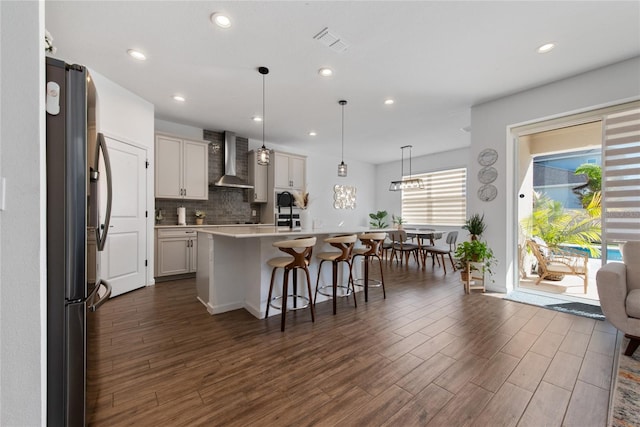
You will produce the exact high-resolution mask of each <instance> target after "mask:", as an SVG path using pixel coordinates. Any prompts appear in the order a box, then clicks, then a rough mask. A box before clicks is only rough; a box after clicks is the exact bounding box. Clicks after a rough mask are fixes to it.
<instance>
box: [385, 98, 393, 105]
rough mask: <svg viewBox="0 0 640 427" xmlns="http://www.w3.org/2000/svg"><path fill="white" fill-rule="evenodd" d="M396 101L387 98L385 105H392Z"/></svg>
mask: <svg viewBox="0 0 640 427" xmlns="http://www.w3.org/2000/svg"><path fill="white" fill-rule="evenodd" d="M394 102H396V101H394V100H393V99H385V100H384V105H392V104H393V103H394Z"/></svg>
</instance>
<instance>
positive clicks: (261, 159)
mask: <svg viewBox="0 0 640 427" xmlns="http://www.w3.org/2000/svg"><path fill="white" fill-rule="evenodd" d="M258 72H259V73H260V74H262V147H260V148H258V152H257V154H258V164H259V165H262V166H266V165H268V164H269V150H268V149H267V147H265V146H264V122H265V121H266V120H265V108H264V98H265V96H264V76H265V75H267V74H269V69H268V68H267V67H258Z"/></svg>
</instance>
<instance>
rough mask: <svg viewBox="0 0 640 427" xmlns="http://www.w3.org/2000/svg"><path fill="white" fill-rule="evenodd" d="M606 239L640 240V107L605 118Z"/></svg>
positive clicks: (604, 212) (604, 189)
mask: <svg viewBox="0 0 640 427" xmlns="http://www.w3.org/2000/svg"><path fill="white" fill-rule="evenodd" d="M603 128H604V144H603V147H602V150H603V153H602V159H603V170H602V217H603V241H604V242H607V243H615V242H625V241H628V240H640V190H638V188H640V108H636V109H632V110H627V111H623V112H620V113H615V114H610V115H607V116H606V117H605V120H604V127H603Z"/></svg>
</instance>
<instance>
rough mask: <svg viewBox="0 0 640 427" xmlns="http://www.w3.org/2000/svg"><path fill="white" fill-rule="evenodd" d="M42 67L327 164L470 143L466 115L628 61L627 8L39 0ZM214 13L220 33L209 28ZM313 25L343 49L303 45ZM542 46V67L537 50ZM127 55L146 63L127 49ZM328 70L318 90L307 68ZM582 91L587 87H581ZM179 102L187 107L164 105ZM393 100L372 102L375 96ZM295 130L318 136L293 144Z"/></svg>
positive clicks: (633, 11) (635, 50)
mask: <svg viewBox="0 0 640 427" xmlns="http://www.w3.org/2000/svg"><path fill="white" fill-rule="evenodd" d="M45 8H46V9H45V10H46V22H45V26H46V28H47V29H48V30H49V32H50V33H51V35H52V36H53V39H54V45H55V46H56V48H57V49H58V50H57V53H56V54H55V56H56V57H59V58H62V59H64V60H66V61H67V62H76V63H81V64H83V65H86V66H88V67H90V68H93V69H94V70H96V71H98V72H99V73H101V74H103V75H105V76H106V77H108V78H109V79H111V80H113V81H115V82H116V83H118V84H119V85H121V86H123V87H125V88H127V89H129V90H130V91H132V92H134V93H136V94H137V95H139V96H140V97H142V98H144V99H146V100H148V101H149V102H151V103H153V104H154V105H155V111H156V117H157V118H159V119H163V120H169V121H173V122H178V123H182V124H187V125H192V126H197V127H201V128H205V129H212V130H231V131H234V132H236V133H237V134H238V135H239V136H245V137H249V138H251V139H255V140H258V141H261V140H262V125H261V124H259V123H256V122H253V121H252V120H251V117H252V116H254V115H261V113H262V76H261V75H260V74H259V73H258V71H257V67H258V66H266V67H268V68H269V69H270V70H271V72H270V73H269V74H268V75H267V77H266V122H265V124H266V141H267V146H268V145H269V143H277V144H280V145H283V146H289V147H292V148H295V149H300V150H304V151H307V152H311V153H313V152H323V153H326V154H332V155H336V156H340V139H341V107H340V105H339V104H338V100H340V99H346V100H347V101H348V104H347V106H346V107H345V133H344V141H345V148H344V151H345V159H346V160H348V159H358V160H362V161H366V162H371V163H375V164H378V163H384V162H388V161H393V160H399V158H400V155H401V150H400V146H402V145H406V144H413V156H419V155H423V154H428V153H433V152H439V151H444V150H449V149H454V148H459V147H465V146H468V145H469V141H470V135H469V134H468V133H465V132H463V131H462V130H461V128H463V127H466V126H468V125H469V124H470V107H471V106H472V105H474V104H478V103H481V102H484V101H487V100H491V99H495V98H499V97H502V96H505V95H508V94H511V93H515V92H519V91H522V90H525V89H528V88H532V87H535V86H539V85H542V84H545V83H549V82H551V81H555V80H558V79H562V78H565V77H569V76H572V75H575V74H579V73H582V72H584V71H588V70H591V69H594V68H598V67H602V66H604V65H608V64H611V63H614V62H618V61H621V60H625V59H628V58H631V57H634V56H638V55H640V2H638V1H626V2H615V1H587V2H575V1H564V2H562V1H555V2H538V1H534V2H504V1H491V2H481V1H472V2H457V1H449V2H445V1H408V2H404V1H373V2H368V1H331V2H329V1H295V2H293V1H282V2H278V1H227V2H214V1H173V2H169V1H162V2H154V1H141V2H134V1H124V2H115V1H86V2H80V1H73V2H63V1H51V0H47V1H46V3H45ZM213 12H224V13H226V14H227V15H229V16H230V17H231V19H232V21H233V26H232V28H230V29H227V30H223V29H220V28H218V27H216V26H214V25H212V24H211V22H210V20H209V17H210V15H211V14H212V13H213ZM324 27H328V28H329V31H331V32H332V33H335V34H336V35H338V36H340V37H341V38H342V39H344V40H345V41H346V42H347V43H348V44H349V48H348V49H347V50H346V51H344V52H341V53H337V52H334V51H333V50H331V49H329V48H328V47H326V46H325V45H323V44H322V43H320V42H319V41H317V40H314V39H313V36H314V35H315V34H317V33H318V32H319V31H320V30H322V29H323V28H324ZM549 41H553V42H555V43H557V47H556V48H555V49H554V50H552V51H551V52H550V53H547V54H544V55H541V54H538V53H536V48H537V47H538V46H540V45H542V44H544V43H546V42H549ZM131 48H135V49H139V50H141V51H143V52H144V53H145V54H146V55H147V58H148V59H147V60H146V61H145V62H139V61H136V60H133V59H132V58H131V57H129V56H128V55H127V53H126V52H127V49H131ZM321 67H331V68H332V69H333V70H334V72H335V74H334V75H333V76H332V77H330V78H321V77H320V76H319V75H318V73H317V71H318V69H319V68H321ZM594 90H597V88H594ZM174 94H181V95H183V96H184V97H185V98H186V99H187V100H186V102H185V103H184V104H179V103H177V102H175V101H174V100H173V99H172V96H173V95H174ZM388 97H390V98H393V99H395V100H396V103H395V104H394V105H391V106H386V105H383V101H384V99H386V98H388ZM310 130H315V131H316V132H317V133H318V135H317V136H315V137H310V136H308V132H309V131H310Z"/></svg>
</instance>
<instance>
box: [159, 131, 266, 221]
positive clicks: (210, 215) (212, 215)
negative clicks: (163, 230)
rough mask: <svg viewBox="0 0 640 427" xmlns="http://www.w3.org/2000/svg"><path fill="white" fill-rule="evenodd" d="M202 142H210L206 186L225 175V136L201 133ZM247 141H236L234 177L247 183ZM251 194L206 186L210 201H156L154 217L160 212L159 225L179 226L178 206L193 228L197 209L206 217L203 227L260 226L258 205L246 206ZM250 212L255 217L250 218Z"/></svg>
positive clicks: (214, 132)
mask: <svg viewBox="0 0 640 427" xmlns="http://www.w3.org/2000/svg"><path fill="white" fill-rule="evenodd" d="M203 139H204V140H207V141H211V144H209V150H208V153H209V182H210V183H212V182H214V181H215V180H217V179H218V178H220V176H222V173H223V171H224V158H223V156H222V153H223V145H224V133H223V132H216V131H211V130H204V132H203ZM248 149H249V140H248V139H247V138H242V137H240V136H238V137H236V174H237V175H238V176H239V177H240V178H243V179H244V180H247V176H248V162H247V152H248ZM250 191H251V190H246V189H242V188H226V187H214V186H209V200H180V199H156V207H155V209H156V211H155V214H154V215H155V217H156V218H157V215H158V212H159V211H162V216H163V219H162V220H160V221H158V220H156V224H158V225H174V224H177V223H178V212H177V209H178V207H179V206H184V207H185V208H186V211H187V224H188V225H193V224H195V220H196V218H195V215H194V212H195V210H196V209H199V210H203V211H205V212H206V213H207V217H206V218H205V221H204V222H205V224H244V223H248V222H260V204H256V203H250V202H249V193H250ZM252 211H255V212H256V216H252V215H251V214H252Z"/></svg>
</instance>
